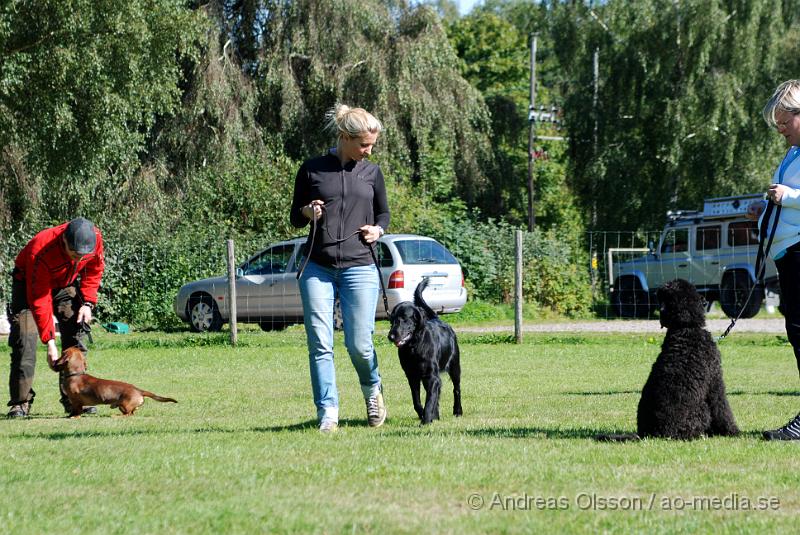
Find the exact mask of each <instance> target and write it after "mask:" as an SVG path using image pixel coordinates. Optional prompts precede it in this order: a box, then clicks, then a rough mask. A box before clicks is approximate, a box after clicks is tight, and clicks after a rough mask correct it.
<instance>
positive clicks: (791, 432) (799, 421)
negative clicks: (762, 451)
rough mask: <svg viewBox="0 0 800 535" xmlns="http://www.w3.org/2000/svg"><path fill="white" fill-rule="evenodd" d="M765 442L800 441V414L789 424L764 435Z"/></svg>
mask: <svg viewBox="0 0 800 535" xmlns="http://www.w3.org/2000/svg"><path fill="white" fill-rule="evenodd" d="M762 436H763V437H764V440H800V414H798V415H797V416H795V417H794V419H793V420H792V421H791V422H789V423H788V424H786V425H784V426H783V427H780V428H778V429H774V430H772V431H764V432H763V433H762Z"/></svg>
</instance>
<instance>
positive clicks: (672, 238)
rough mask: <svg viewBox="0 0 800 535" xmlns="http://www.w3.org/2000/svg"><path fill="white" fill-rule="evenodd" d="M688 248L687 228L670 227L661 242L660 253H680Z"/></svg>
mask: <svg viewBox="0 0 800 535" xmlns="http://www.w3.org/2000/svg"><path fill="white" fill-rule="evenodd" d="M688 250H689V229H688V228H677V229H671V230H670V231H669V232H668V233H667V235H666V236H664V243H662V244H661V252H662V253H681V252H684V251H688Z"/></svg>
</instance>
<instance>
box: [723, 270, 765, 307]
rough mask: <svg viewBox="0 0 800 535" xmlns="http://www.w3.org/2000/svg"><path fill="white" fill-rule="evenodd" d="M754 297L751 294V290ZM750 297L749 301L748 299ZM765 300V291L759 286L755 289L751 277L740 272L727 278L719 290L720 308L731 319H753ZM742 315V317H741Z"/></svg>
mask: <svg viewBox="0 0 800 535" xmlns="http://www.w3.org/2000/svg"><path fill="white" fill-rule="evenodd" d="M751 289H752V290H753V291H752V295H751V294H750V290H751ZM748 297H750V299H749V300H748V299H747V298H748ZM763 300H764V289H763V288H761V287H760V286H757V287H756V288H755V289H753V281H751V280H750V275H748V274H747V273H743V272H739V273H733V274H731V275H728V276H726V277H725V279H724V280H723V281H722V284H721V285H720V289H719V306H720V308H722V311H723V312H724V313H725V315H726V316H728V317H729V318H735V317H737V316H738V317H740V318H752V317H753V316H755V315H756V314H758V311H759V310H760V309H761V302H762V301H763ZM740 313H741V315H740Z"/></svg>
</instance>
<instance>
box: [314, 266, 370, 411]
mask: <svg viewBox="0 0 800 535" xmlns="http://www.w3.org/2000/svg"><path fill="white" fill-rule="evenodd" d="M378 284H379V283H378V270H377V268H376V267H375V266H374V265H369V266H355V267H350V268H343V269H334V268H327V267H323V266H320V265H318V264H315V263H314V262H311V261H309V263H308V265H307V266H306V269H305V271H303V275H302V276H301V277H300V295H301V297H302V299H303V318H304V323H305V327H306V341H307V343H308V361H309V366H310V368H311V389H312V391H313V393H314V405H316V407H317V418H319V420H320V421H321V420H323V419H330V420H333V421H337V422H338V420H339V392H338V391H337V389H336V371H335V370H334V367H333V304H334V301H335V299H336V297H337V296H338V297H339V302H340V303H341V308H342V322H343V324H344V343H345V346H346V347H347V352H348V353H349V355H350V361H351V362H352V363H353V367H355V369H356V373H358V380H359V382H360V383H361V391H362V393H363V394H364V397H365V398H369V397H372V396H374V395H375V394H377V393H378V392H379V391H380V388H381V376H380V374H379V373H378V356H377V355H376V354H375V348H374V347H373V345H372V333H373V332H374V330H375V307H376V306H377V304H378Z"/></svg>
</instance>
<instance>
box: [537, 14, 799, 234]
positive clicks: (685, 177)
mask: <svg viewBox="0 0 800 535" xmlns="http://www.w3.org/2000/svg"><path fill="white" fill-rule="evenodd" d="M554 15H555V17H554V24H553V26H552V36H553V39H554V41H555V42H556V43H557V46H556V50H557V51H558V53H559V60H560V63H561V64H562V65H564V66H565V68H567V69H568V73H569V75H568V78H567V79H566V80H565V83H564V84H563V86H562V87H563V91H564V94H565V96H566V105H565V111H566V119H567V123H568V125H569V131H570V157H571V162H572V169H573V173H572V175H573V182H572V184H573V187H574V189H575V191H577V192H578V194H579V197H580V199H581V201H582V204H583V206H584V207H585V209H586V210H587V211H588V210H589V208H590V206H591V205H592V204H595V205H596V206H597V209H598V227H599V228H607V229H637V228H653V227H655V226H660V225H661V223H662V222H663V213H664V212H665V210H666V209H667V208H675V207H698V206H699V205H700V204H701V201H702V199H703V198H704V197H713V196H724V195H733V194H738V193H745V192H752V191H758V190H760V189H764V187H765V186H766V183H767V181H768V180H769V178H768V177H769V176H770V174H771V171H772V169H773V167H774V165H775V161H776V159H777V157H778V153H779V152H780V150H781V149H780V147H779V140H778V139H776V138H775V136H774V135H772V134H770V132H768V131H767V129H766V128H765V127H764V125H763V121H762V120H761V117H760V111H761V108H762V107H763V105H764V102H765V101H766V100H767V98H768V97H769V95H770V94H771V92H772V90H773V89H774V87H775V86H776V85H777V83H778V81H780V80H781V79H782V77H781V75H780V74H779V73H780V72H781V71H782V70H783V69H782V68H781V67H780V64H779V58H780V57H781V51H782V47H783V46H784V45H783V41H784V39H783V37H784V36H786V35H793V34H794V35H796V33H793V31H792V30H791V29H790V27H789V26H788V25H787V24H788V23H787V22H786V20H785V19H784V18H783V2H781V1H779V0H773V1H767V2H752V1H746V0H742V1H731V2H705V1H701V0H692V1H683V2H674V1H671V0H645V1H642V2H636V3H630V2H621V1H611V2H608V3H605V4H601V5H598V6H597V7H596V8H590V7H589V6H587V5H586V4H583V3H572V2H570V3H564V4H559V5H557V6H556V8H555V13H554ZM595 50H599V57H600V87H599V101H598V106H597V108H594V107H593V105H592V99H591V98H590V95H591V88H592V82H593V81H592V77H591V73H592V67H591V61H592V54H593V53H594V51H595ZM792 63H794V64H795V65H796V64H797V62H796V60H795V61H792ZM784 67H785V66H784ZM595 127H597V132H598V138H599V139H598V143H597V144H596V145H595V144H594V143H593V137H594V135H595V134H594V132H595Z"/></svg>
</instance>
